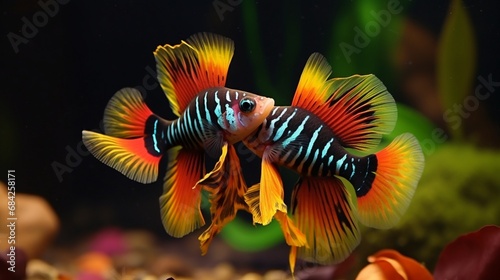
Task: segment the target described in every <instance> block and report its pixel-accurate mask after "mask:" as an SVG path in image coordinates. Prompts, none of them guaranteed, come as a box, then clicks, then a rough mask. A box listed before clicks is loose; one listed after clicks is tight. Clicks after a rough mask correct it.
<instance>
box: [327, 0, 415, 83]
mask: <svg viewBox="0 0 500 280" xmlns="http://www.w3.org/2000/svg"><path fill="white" fill-rule="evenodd" d="M390 2H395V1H387V0H379V1H371V0H360V1H344V5H343V7H342V8H341V10H339V11H338V12H337V13H336V15H335V16H334V17H333V18H334V19H335V20H334V22H333V26H332V30H331V37H330V38H331V39H330V45H331V47H330V48H329V49H330V50H331V51H330V53H328V54H325V55H327V58H328V61H329V62H330V63H331V64H332V66H333V71H334V76H335V77H344V76H350V75H353V74H368V73H373V74H375V75H376V76H377V77H378V78H379V79H380V80H382V81H383V82H384V84H386V85H393V84H394V77H395V75H394V69H393V68H391V67H388V65H391V60H392V59H393V58H392V55H393V54H394V52H395V48H396V46H397V42H398V41H399V39H400V36H401V27H402V19H403V15H404V11H405V10H406V9H408V7H409V5H410V3H408V2H405V3H404V4H403V3H399V2H398V3H399V5H398V6H397V8H394V7H392V6H391V8H390V9H389V8H388V3H390ZM394 10H397V11H396V12H395V11H394ZM377 11H378V12H377ZM391 11H392V12H394V13H392V12H391ZM373 26H378V27H379V29H376V28H375V29H373ZM356 29H357V30H360V31H361V32H359V33H358V31H357V30H356ZM359 34H364V35H365V39H366V40H356V39H357V38H360V37H363V36H362V35H359ZM358 35H359V36H358ZM356 36H358V37H356ZM341 44H342V46H343V47H340V45H341ZM349 50H352V51H353V53H352V54H350V55H349Z"/></svg>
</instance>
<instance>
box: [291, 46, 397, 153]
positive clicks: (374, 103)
mask: <svg viewBox="0 0 500 280" xmlns="http://www.w3.org/2000/svg"><path fill="white" fill-rule="evenodd" d="M330 73H331V67H330V65H329V64H328V63H327V62H326V60H325V58H324V57H323V56H322V55H321V54H318V53H314V54H312V55H311V56H310V57H309V59H308V61H307V63H306V66H305V67H304V70H303V72H302V75H301V77H300V81H299V84H298V86H297V90H296V92H295V95H294V98H293V101H292V106H298V107H301V108H304V109H307V110H309V111H311V112H312V113H314V114H316V115H317V116H318V117H319V118H321V119H322V120H323V121H324V122H325V123H326V124H327V125H328V126H329V127H330V128H331V129H332V130H333V131H334V132H335V134H336V135H337V137H338V138H339V140H340V142H341V143H342V145H343V146H345V147H348V148H355V149H359V150H368V149H372V148H374V147H376V146H377V145H378V144H379V143H380V139H381V137H382V134H387V133H389V132H391V131H392V130H393V129H394V126H395V124H396V119H397V108H396V103H395V102H394V99H393V98H392V96H391V95H390V94H389V92H388V91H387V89H386V87H385V86H384V84H383V83H382V82H381V81H380V80H379V79H378V78H377V77H375V76H374V75H371V74H370V75H354V76H351V77H347V78H333V79H329V80H327V79H328V76H329V75H330Z"/></svg>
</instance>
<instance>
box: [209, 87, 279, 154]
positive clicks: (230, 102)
mask: <svg viewBox="0 0 500 280" xmlns="http://www.w3.org/2000/svg"><path fill="white" fill-rule="evenodd" d="M224 101H225V104H224V105H225V106H223V107H222V108H221V115H220V116H219V118H218V124H219V125H220V126H221V127H222V129H223V130H224V136H225V140H226V141H228V142H229V143H231V144H233V143H236V142H238V141H241V140H242V139H243V138H245V137H247V136H248V135H250V134H251V133H252V132H253V131H254V130H256V129H257V128H258V127H259V125H261V124H262V122H264V120H265V119H266V118H267V116H268V115H269V113H271V110H272V109H273V108H274V99H272V98H270V97H265V96H261V95H257V94H254V93H250V92H246V91H240V90H227V91H226V96H224Z"/></svg>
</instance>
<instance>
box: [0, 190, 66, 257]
mask: <svg viewBox="0 0 500 280" xmlns="http://www.w3.org/2000/svg"><path fill="white" fill-rule="evenodd" d="M8 197H9V194H8V193H7V186H6V185H5V184H4V183H3V182H0V205H2V207H3V206H5V208H7V205H8ZM14 199H15V200H14V201H15V205H14V206H15V211H13V216H12V217H17V218H18V217H22V219H17V220H16V223H15V232H22V233H23V234H17V235H16V236H15V242H16V243H15V244H16V248H19V249H22V250H23V251H24V252H25V253H26V255H27V256H28V258H29V259H34V258H39V257H41V256H42V254H43V253H44V252H45V250H46V249H47V248H48V247H49V246H50V244H51V243H52V240H53V239H54V237H55V236H56V234H57V232H58V231H59V219H58V217H57V216H56V214H55V212H54V210H52V207H51V206H50V205H49V203H47V201H46V200H45V199H43V198H41V197H38V196H35V195H29V194H23V193H18V192H17V193H16V196H15V198H14ZM8 214H9V212H8V211H4V210H3V209H2V211H0V219H1V220H2V221H6V220H7V217H11V216H7V215H8ZM8 230H9V228H8V227H6V226H3V227H0V240H2V241H3V240H8V236H9V231H8ZM9 246H10V245H9V244H7V242H0V251H5V250H7V248H9Z"/></svg>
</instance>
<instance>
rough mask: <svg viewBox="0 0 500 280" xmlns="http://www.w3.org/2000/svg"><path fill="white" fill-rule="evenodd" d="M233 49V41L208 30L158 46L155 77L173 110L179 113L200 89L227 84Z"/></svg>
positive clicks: (155, 53) (178, 114)
mask: <svg viewBox="0 0 500 280" xmlns="http://www.w3.org/2000/svg"><path fill="white" fill-rule="evenodd" d="M233 52H234V43H233V41H231V40H230V39H228V38H226V37H223V36H219V35H215V34H211V33H199V34H195V35H193V36H191V37H189V38H188V39H187V40H186V41H182V42H181V43H180V44H178V45H175V46H171V45H165V46H158V48H157V49H156V51H155V52H154V55H155V59H156V68H157V72H158V80H159V82H160V84H161V87H162V89H163V91H164V92H165V94H166V96H167V98H168V100H169V102H170V107H171V108H172V111H173V112H174V114H176V115H177V116H180V114H181V113H182V112H183V111H184V109H186V107H187V106H188V104H189V103H190V102H191V101H192V100H193V98H194V97H195V96H196V95H197V94H198V93H199V92H200V91H202V90H204V89H208V88H212V87H219V86H224V85H225V84H226V76H227V71H228V68H229V64H230V62H231V59H232V57H233Z"/></svg>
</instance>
